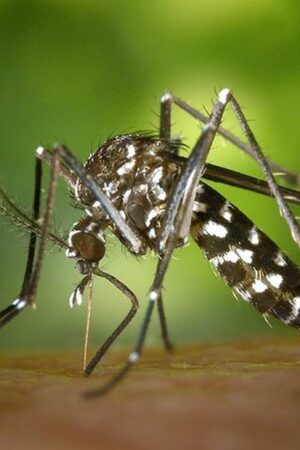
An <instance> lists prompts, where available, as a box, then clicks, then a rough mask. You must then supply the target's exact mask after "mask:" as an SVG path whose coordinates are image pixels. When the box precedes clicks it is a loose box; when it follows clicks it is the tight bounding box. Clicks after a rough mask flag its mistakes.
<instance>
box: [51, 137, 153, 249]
mask: <svg viewBox="0 0 300 450" xmlns="http://www.w3.org/2000/svg"><path fill="white" fill-rule="evenodd" d="M58 149H59V152H60V155H61V158H62V161H63V162H64V164H65V165H66V166H67V167H68V168H69V169H70V170H72V171H73V172H74V173H75V174H76V175H77V177H78V178H79V179H80V180H81V181H82V182H83V183H84V184H85V186H86V188H87V189H89V190H90V192H92V193H93V194H94V195H95V197H96V199H97V201H96V202H95V203H94V205H93V206H94V207H97V206H99V207H100V208H102V209H103V210H104V211H105V212H106V213H107V215H108V216H109V217H110V219H111V220H112V221H113V223H114V225H115V227H116V229H117V230H118V231H119V232H120V234H121V235H122V237H123V239H124V240H125V242H127V243H128V246H129V248H130V249H131V251H132V252H133V253H135V254H137V255H140V254H142V253H143V252H144V251H145V248H146V244H145V243H144V242H143V240H142V238H141V236H140V235H139V234H138V233H137V232H136V231H135V230H134V229H133V228H132V227H130V226H129V225H128V224H127V223H126V222H125V220H124V219H123V217H122V216H121V214H120V212H119V211H118V210H117V209H116V208H115V206H114V205H113V203H112V202H111V200H110V199H109V198H108V197H107V196H106V195H105V193H104V192H103V190H102V189H101V188H100V186H99V185H98V184H97V183H96V182H95V180H94V179H93V178H92V177H91V176H90V175H89V174H87V173H86V172H85V170H84V167H83V166H82V165H81V164H80V163H79V161H78V160H77V159H76V158H75V156H74V155H72V153H71V152H70V151H69V150H68V149H67V148H66V147H65V146H62V145H59V146H57V147H56V150H58Z"/></svg>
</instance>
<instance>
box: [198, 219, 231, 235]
mask: <svg viewBox="0 0 300 450" xmlns="http://www.w3.org/2000/svg"><path fill="white" fill-rule="evenodd" d="M203 233H204V234H208V235H209V236H216V237H218V238H224V237H225V236H227V234H228V230H227V228H226V227H224V225H221V224H219V223H216V222H213V221H212V220H209V221H208V222H207V223H205V224H204V226H203Z"/></svg>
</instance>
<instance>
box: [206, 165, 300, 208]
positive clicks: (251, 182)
mask: <svg viewBox="0 0 300 450" xmlns="http://www.w3.org/2000/svg"><path fill="white" fill-rule="evenodd" d="M202 178H204V179H206V180H211V181H215V182H219V183H223V184H227V185H229V186H235V187H237V188H240V189H246V190H248V191H252V192H257V193H258V194H263V195H266V196H268V197H273V194H272V192H271V190H270V187H269V185H268V183H267V182H266V181H265V180H261V179H260V178H255V177H251V176H249V175H245V174H244V173H240V172H236V171H234V170H231V169H227V168H225V167H219V166H215V165H214V164H206V165H205V172H204V173H203V175H202ZM279 189H280V192H281V194H282V196H283V197H284V198H285V199H286V200H287V201H288V202H291V203H296V204H298V205H299V204H300V192H299V191H295V190H294V189H288V188H285V187H283V186H279Z"/></svg>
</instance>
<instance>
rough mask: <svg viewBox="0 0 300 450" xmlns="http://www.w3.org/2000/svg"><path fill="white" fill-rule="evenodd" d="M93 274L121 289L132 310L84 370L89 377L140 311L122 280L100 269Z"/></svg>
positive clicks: (133, 296) (135, 300) (134, 297)
mask: <svg viewBox="0 0 300 450" xmlns="http://www.w3.org/2000/svg"><path fill="white" fill-rule="evenodd" d="M93 274H94V275H97V276H99V277H102V278H105V279H106V280H108V281H109V282H110V283H112V284H113V285H114V286H115V287H116V288H117V289H119V290H120V291H121V292H122V293H123V294H124V295H125V296H126V297H127V298H128V299H129V300H130V302H131V308H130V310H129V312H128V314H127V315H126V316H125V318H124V319H123V320H122V322H121V323H120V324H119V325H118V326H117V328H116V329H115V330H114V331H113V332H112V334H111V335H110V336H109V337H108V339H107V340H106V341H105V342H104V343H103V344H102V345H101V347H100V348H99V350H98V351H97V352H96V354H95V355H94V356H93V358H92V359H91V360H90V362H89V363H88V364H87V365H86V367H85V368H84V374H85V375H87V376H88V375H90V374H91V372H92V371H93V370H94V368H95V367H96V365H97V364H98V363H99V361H100V360H101V359H102V357H103V355H104V354H105V353H106V352H107V350H108V349H109V347H110V346H111V345H112V343H113V342H114V341H115V340H116V339H117V337H118V336H119V335H120V334H121V333H122V332H123V331H124V330H125V328H126V327H127V326H128V325H129V323H130V322H131V320H132V319H133V318H134V316H135V314H136V312H137V310H138V306H139V303H138V300H137V298H136V296H135V295H134V293H133V292H132V291H131V290H130V289H128V287H127V286H125V284H123V283H122V282H121V281H120V280H118V279H117V278H115V277H114V276H112V275H110V274H108V273H106V272H103V271H102V270H99V269H94V270H93Z"/></svg>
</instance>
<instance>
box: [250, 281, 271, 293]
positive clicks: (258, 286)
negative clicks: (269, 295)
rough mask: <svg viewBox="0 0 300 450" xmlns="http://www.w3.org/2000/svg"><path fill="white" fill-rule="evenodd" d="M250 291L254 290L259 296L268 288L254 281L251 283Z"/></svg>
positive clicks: (260, 282)
mask: <svg viewBox="0 0 300 450" xmlns="http://www.w3.org/2000/svg"><path fill="white" fill-rule="evenodd" d="M252 289H254V291H255V292H257V293H258V294H261V293H262V292H265V291H266V290H267V289H268V286H267V285H266V284H265V283H263V282H262V281H261V280H255V281H254V282H253V283H252Z"/></svg>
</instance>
